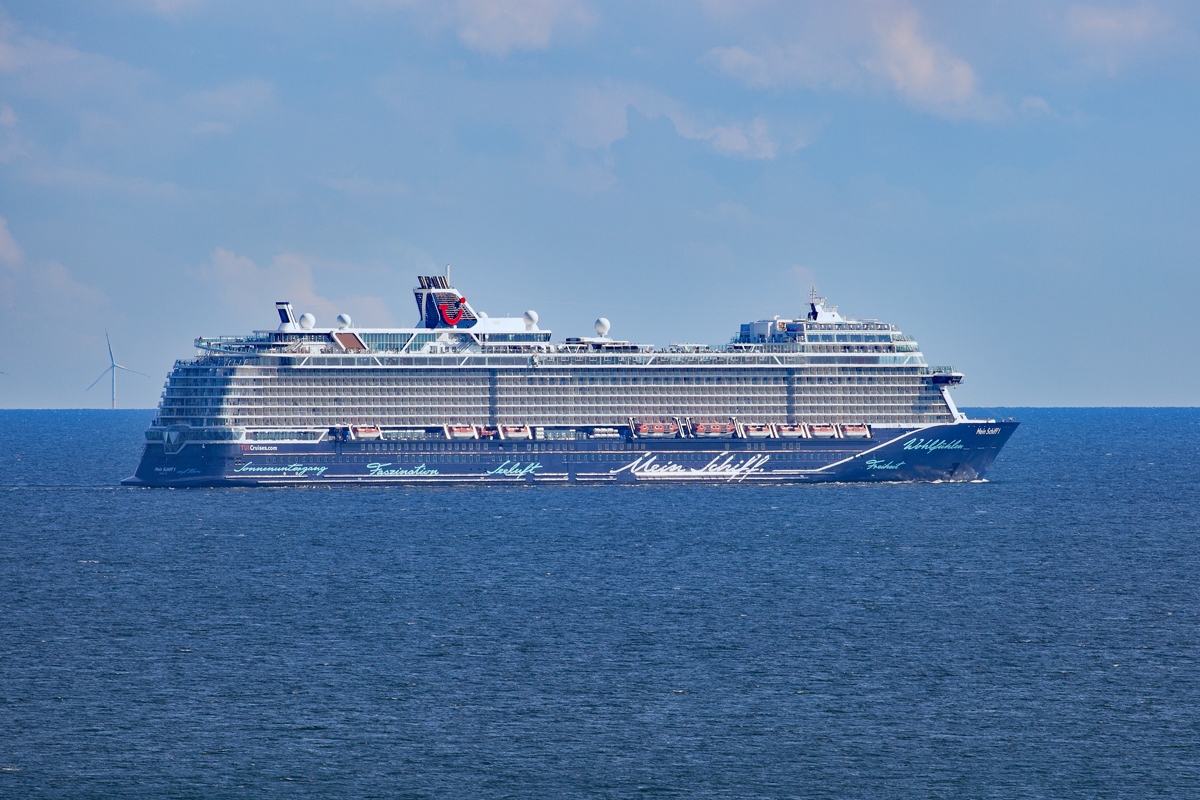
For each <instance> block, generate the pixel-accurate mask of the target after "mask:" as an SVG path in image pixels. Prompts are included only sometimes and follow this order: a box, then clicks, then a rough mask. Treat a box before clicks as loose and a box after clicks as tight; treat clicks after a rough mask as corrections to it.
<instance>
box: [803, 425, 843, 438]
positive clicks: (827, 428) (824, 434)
mask: <svg viewBox="0 0 1200 800" xmlns="http://www.w3.org/2000/svg"><path fill="white" fill-rule="evenodd" d="M808 431H809V433H811V434H812V436H813V438H814V439H832V438H834V437H835V436H837V430H836V429H835V428H834V427H833V426H832V425H830V424H829V423H827V422H818V423H817V424H815V425H809V426H808Z"/></svg>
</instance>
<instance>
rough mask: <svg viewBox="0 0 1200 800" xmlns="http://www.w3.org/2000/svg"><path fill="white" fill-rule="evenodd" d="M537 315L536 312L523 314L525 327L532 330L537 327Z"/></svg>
mask: <svg viewBox="0 0 1200 800" xmlns="http://www.w3.org/2000/svg"><path fill="white" fill-rule="evenodd" d="M537 321H538V315H537V312H536V311H533V310H529V311H526V312H525V327H526V328H532V327H533V326H534V325H537Z"/></svg>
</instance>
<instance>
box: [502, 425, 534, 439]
mask: <svg viewBox="0 0 1200 800" xmlns="http://www.w3.org/2000/svg"><path fill="white" fill-rule="evenodd" d="M500 430H501V431H503V433H504V438H505V439H532V438H533V434H532V433H531V432H530V430H529V426H528V425H501V426H500Z"/></svg>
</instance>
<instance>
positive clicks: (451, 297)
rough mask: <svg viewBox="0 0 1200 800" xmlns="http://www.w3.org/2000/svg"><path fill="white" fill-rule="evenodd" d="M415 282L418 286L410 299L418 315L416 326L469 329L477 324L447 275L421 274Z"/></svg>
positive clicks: (476, 320)
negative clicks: (414, 303)
mask: <svg viewBox="0 0 1200 800" xmlns="http://www.w3.org/2000/svg"><path fill="white" fill-rule="evenodd" d="M417 282H418V283H419V284H420V285H419V286H416V287H414V288H413V296H414V299H415V300H416V301H417V311H418V313H420V315H421V322H420V324H419V325H418V327H422V328H471V327H473V326H474V325H475V323H476V322H478V321H479V316H478V315H477V314H476V313H475V310H474V309H473V308H471V306H470V305H469V304H468V303H467V299H466V298H465V297H463V296H462V293H461V292H459V291H458V290H457V289H455V288H454V287H453V286H451V285H450V280H449V278H447V277H446V276H444V275H421V276H418V277H417Z"/></svg>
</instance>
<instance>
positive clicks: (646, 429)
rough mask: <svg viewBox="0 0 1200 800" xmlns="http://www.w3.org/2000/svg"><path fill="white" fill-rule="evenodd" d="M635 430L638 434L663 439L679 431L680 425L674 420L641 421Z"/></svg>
mask: <svg viewBox="0 0 1200 800" xmlns="http://www.w3.org/2000/svg"><path fill="white" fill-rule="evenodd" d="M635 431H636V432H637V435H638V436H646V437H650V438H656V439H662V438H667V437H671V436H674V435H675V434H677V433H679V426H678V425H676V424H675V423H674V422H640V423H638V425H637V427H636V428H635Z"/></svg>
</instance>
